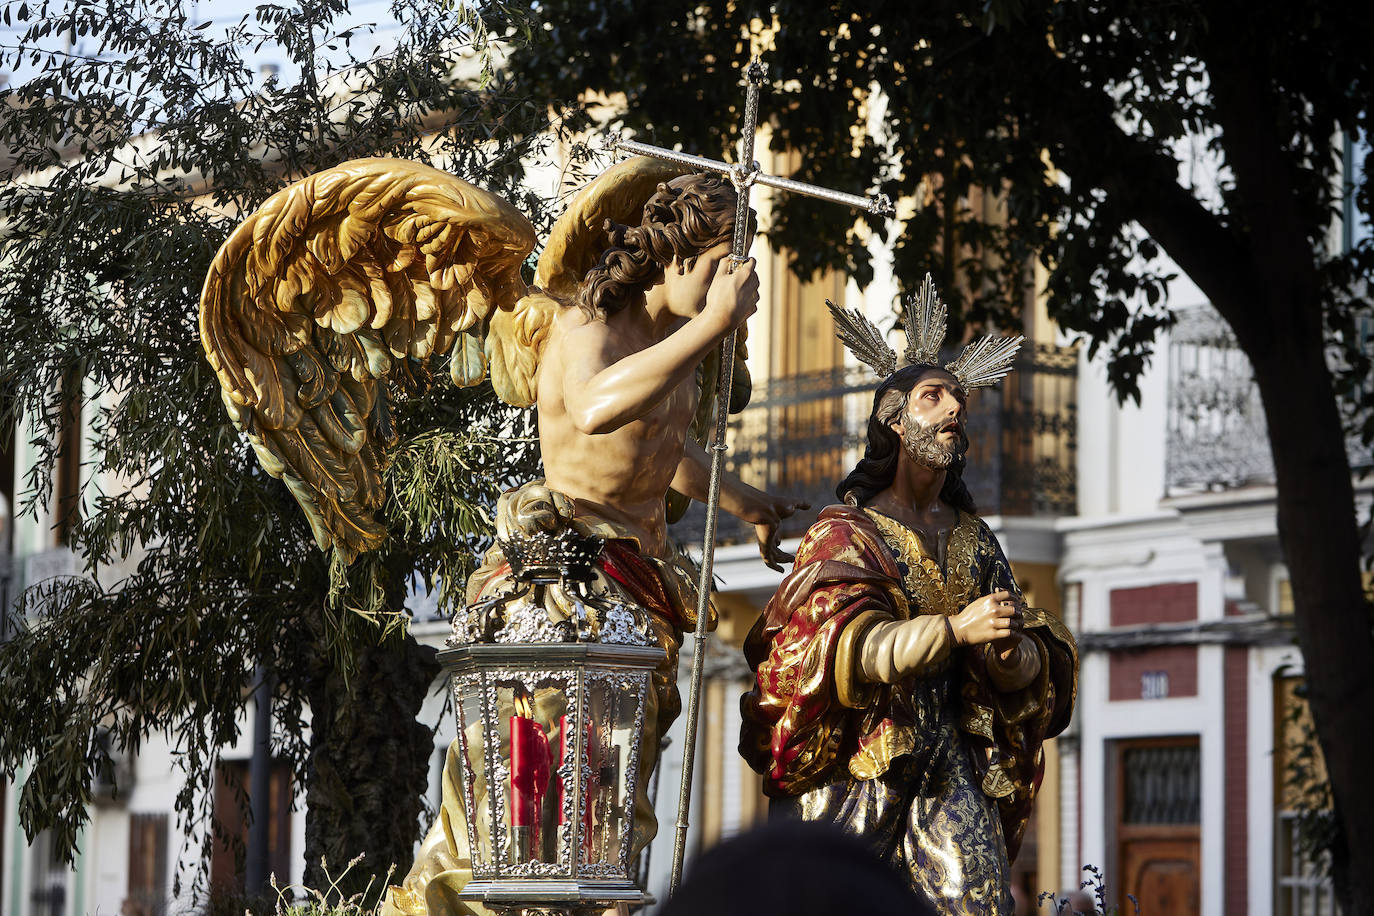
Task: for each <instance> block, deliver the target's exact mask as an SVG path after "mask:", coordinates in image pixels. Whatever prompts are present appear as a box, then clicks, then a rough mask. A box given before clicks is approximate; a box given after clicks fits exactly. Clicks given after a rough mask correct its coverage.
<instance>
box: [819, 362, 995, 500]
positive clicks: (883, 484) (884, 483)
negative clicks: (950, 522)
mask: <svg viewBox="0 0 1374 916" xmlns="http://www.w3.org/2000/svg"><path fill="white" fill-rule="evenodd" d="M931 369H940V367H939V366H926V365H915V366H904V367H902V368H901V369H898V370H897V371H896V372H894V373H892V374H891V375H889V376H888V377H887V378H886V379H884V380H883V382H882V384H880V385H879V386H878V390H877V391H876V392H874V394H873V412H872V413H870V414H869V415H868V446H867V447H866V448H865V449H864V456H863V458H861V459H859V463H858V464H857V465H856V466H855V467H854V470H852V471H850V472H849V476H848V477H846V478H845V479H844V480H842V481H840V485H839V486H838V487H836V488H835V495H836V496H838V497H839V498H840V500H841V501H842V502H844V503H845V504H846V505H850V506H854V507H856V508H858V507H860V506H864V505H867V504H868V502H869V500H871V499H872V498H873V497H875V496H877V495H878V494H879V493H881V492H882V491H883V490H886V489H887V488H888V487H890V486H892V481H893V479H894V478H895V477H896V476H897V460H898V458H900V457H901V454H902V437H901V436H899V435H897V433H896V432H895V431H894V430H893V429H892V427H891V426H890V425H889V424H891V423H893V422H895V421H896V420H897V418H898V417H900V416H901V415H902V411H903V410H904V409H905V408H906V402H907V398H908V397H910V396H911V389H913V388H915V387H916V383H917V382H918V381H920V378H921V376H922V375H925V374H926V373H927V372H929V371H930V370H931ZM940 371H941V372H944V371H946V370H944V369H940ZM967 464H968V460H967V458H966V457H965V456H964V455H960V456H959V457H958V458H956V459H955V461H954V463H953V464H952V465H950V466H949V471H948V473H947V474H946V475H945V485H944V487H942V488H941V490H940V499H942V500H944V501H945V502H946V503H948V504H949V505H951V506H954V507H955V508H956V509H962V510H963V511H965V512H968V513H975V512H977V511H978V507H977V506H976V505H975V504H974V502H973V496H972V494H970V493H969V491H968V487H966V486H964V468H965V467H966V466H967Z"/></svg>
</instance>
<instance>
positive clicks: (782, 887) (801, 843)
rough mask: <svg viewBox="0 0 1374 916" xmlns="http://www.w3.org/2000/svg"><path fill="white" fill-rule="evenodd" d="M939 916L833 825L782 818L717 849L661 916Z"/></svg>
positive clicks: (692, 871) (695, 867) (696, 865)
mask: <svg viewBox="0 0 1374 916" xmlns="http://www.w3.org/2000/svg"><path fill="white" fill-rule="evenodd" d="M760 913H776V914H786V916H835V914H837V913H863V914H865V916H935V911H934V910H933V909H932V908H931V907H930V905H929V904H928V903H927V902H926V901H924V900H922V899H921V898H919V897H917V896H916V895H915V894H914V893H912V891H911V888H910V887H908V886H907V881H906V878H905V877H904V876H903V875H901V874H899V873H898V872H897V871H896V870H895V869H893V868H892V867H891V866H889V865H888V864H887V863H886V862H883V861H882V860H880V859H879V858H877V857H876V856H875V855H873V853H871V852H869V850H868V849H867V848H866V847H865V846H864V845H863V844H862V843H861V842H860V841H859V840H857V839H855V838H854V837H852V836H850V835H848V834H846V833H843V832H841V831H840V829H839V828H837V827H835V826H834V825H831V824H822V823H816V822H811V821H798V820H792V819H775V820H771V821H769V822H768V823H767V824H765V825H763V826H761V827H757V828H755V829H753V830H750V831H748V832H746V833H742V834H740V835H738V836H735V837H732V838H731V839H728V840H726V841H724V842H723V843H720V844H718V845H716V846H713V847H711V848H710V849H708V850H707V851H706V852H705V853H703V854H702V855H701V857H700V858H698V859H696V860H695V861H694V862H692V863H691V865H690V866H689V867H688V869H687V873H686V876H685V877H684V879H683V882H682V886H681V887H679V888H678V892H677V893H676V894H674V895H673V896H672V897H670V898H669V899H668V902H667V903H666V904H664V906H663V909H661V910H660V911H659V916H759V914H760Z"/></svg>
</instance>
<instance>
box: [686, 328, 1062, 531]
mask: <svg viewBox="0 0 1374 916" xmlns="http://www.w3.org/2000/svg"><path fill="white" fill-rule="evenodd" d="M1016 369H1017V371H1015V372H1013V373H1012V374H1011V376H1009V377H1008V379H1007V380H1006V382H1004V383H1003V387H1002V388H999V389H982V390H980V391H979V392H978V393H977V394H976V395H975V396H974V400H973V402H972V404H971V405H970V410H969V427H968V432H969V439H970V441H971V445H970V450H969V467H968V470H967V471H966V472H965V474H964V479H965V481H966V482H967V484H968V487H969V491H970V492H971V493H972V494H973V498H974V499H975V500H976V501H977V503H978V507H979V511H980V512H982V513H983V514H985V515H994V514H1005V515H1072V514H1073V512H1074V509H1075V488H1076V483H1077V480H1076V472H1077V464H1076V460H1075V446H1076V432H1077V400H1076V388H1077V381H1078V356H1077V350H1076V349H1073V348H1062V347H1051V346H1044V345H1037V346H1035V347H1034V348H1031V347H1027V348H1026V349H1025V351H1023V354H1022V356H1021V357H1020V358H1019V359H1018V361H1017V367H1016ZM876 387H877V385H876V383H875V381H874V379H873V375H872V373H870V372H869V371H868V370H867V369H863V368H842V369H836V370H833V371H826V372H813V373H807V374H804V375H796V376H791V377H786V378H780V379H774V380H772V381H769V382H767V383H764V384H756V385H755V388H754V396H753V399H752V400H751V401H750V404H749V406H748V407H746V408H745V409H744V410H743V411H741V412H740V413H739V414H738V415H736V416H735V417H733V418H732V419H731V422H730V432H731V435H730V451H729V452H728V453H727V467H729V469H730V470H731V471H734V472H735V473H737V474H739V476H740V477H741V478H743V479H744V480H745V481H746V482H748V483H751V484H753V485H754V486H757V487H760V488H762V489H765V490H768V491H769V492H771V493H779V494H788V495H792V496H796V497H799V498H801V499H805V500H806V501H808V502H809V503H810V504H811V510H810V511H809V512H803V513H799V514H798V516H796V517H794V518H792V519H789V520H788V521H787V522H785V523H784V525H783V531H782V533H783V536H784V537H793V536H797V535H800V534H801V533H802V532H803V531H805V530H806V528H807V526H808V525H810V524H811V522H812V521H814V520H815V517H816V513H817V512H819V511H820V509H821V508H823V507H824V506H827V505H830V504H831V503H834V502H836V497H835V486H836V484H838V483H839V482H840V481H841V480H842V479H843V478H844V477H845V475H846V474H848V473H849V472H850V470H852V469H853V467H854V465H855V464H857V463H858V461H859V458H860V457H862V455H863V449H864V443H865V435H866V431H867V427H868V417H869V413H870V411H871V410H872V408H873V392H874V389H875V388H876ZM704 522H705V512H704V509H703V507H702V506H700V505H699V504H697V505H694V506H693V507H692V509H691V510H690V511H689V512H688V513H687V515H686V516H685V517H684V518H683V519H682V521H681V522H679V523H678V524H676V525H675V526H673V536H674V537H676V538H677V539H678V540H679V541H681V542H682V543H684V544H692V543H694V542H699V541H700V538H701V534H702V530H703V527H704ZM717 530H718V532H719V536H720V539H721V540H722V541H723V542H726V543H729V542H735V541H745V540H749V539H750V538H752V537H753V531H752V530H751V528H750V526H748V525H746V524H744V523H743V522H740V521H738V520H737V519H735V518H733V517H732V516H728V515H724V514H722V516H721V520H720V524H719V526H718V528H717Z"/></svg>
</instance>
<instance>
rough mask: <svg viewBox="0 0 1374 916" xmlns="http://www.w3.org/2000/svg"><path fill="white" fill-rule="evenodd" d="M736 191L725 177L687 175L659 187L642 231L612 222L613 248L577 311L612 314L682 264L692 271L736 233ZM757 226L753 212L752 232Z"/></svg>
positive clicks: (581, 292) (588, 280) (587, 283)
mask: <svg viewBox="0 0 1374 916" xmlns="http://www.w3.org/2000/svg"><path fill="white" fill-rule="evenodd" d="M737 201H738V198H737V197H736V195H735V189H734V187H733V186H732V185H731V184H730V183H729V182H728V181H726V180H725V179H723V178H722V177H721V176H719V175H686V176H683V177H680V178H675V179H673V180H672V181H671V182H669V183H663V184H660V185H659V186H658V190H657V191H655V192H654V195H653V196H652V197H650V198H649V201H648V203H646V204H645V205H644V216H643V218H642V219H641V220H640V224H639V225H638V226H622V225H620V224H619V223H616V222H613V221H611V220H606V227H605V228H606V232H607V234H609V235H610V247H608V248H607V249H606V250H605V251H604V252H603V253H602V255H601V260H600V261H598V262H597V265H596V266H595V267H593V268H592V269H591V270H589V271H587V275H586V276H585V277H583V278H582V286H581V287H580V288H579V289H578V291H577V299H576V303H577V307H578V308H580V309H582V311H584V312H586V313H587V315H588V316H596V315H611V314H614V313H615V312H618V311H620V310H621V309H622V308H624V307H625V306H626V305H628V304H629V303H630V302H631V301H632V299H633V298H634V296H635V295H636V294H638V293H642V292H644V291H645V290H647V289H648V288H649V287H650V286H652V285H653V284H654V283H656V282H658V280H659V278H660V277H662V276H663V269H664V268H665V267H667V266H668V265H669V264H671V263H672V261H673V258H677V259H679V260H680V261H681V262H682V264H683V267H685V268H686V269H688V270H690V269H691V268H692V264H693V263H694V262H695V260H696V258H697V256H698V255H700V254H701V253H702V252H703V251H706V250H708V249H710V248H713V247H715V246H716V245H719V244H720V243H721V242H728V241H730V240H731V238H732V237H733V235H734V232H735V207H736V205H737ZM754 225H755V217H754V212H753V211H752V210H750V211H749V228H750V229H751V230H752V229H753V228H754Z"/></svg>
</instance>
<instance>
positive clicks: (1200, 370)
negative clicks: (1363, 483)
mask: <svg viewBox="0 0 1374 916" xmlns="http://www.w3.org/2000/svg"><path fill="white" fill-rule="evenodd" d="M1168 423H1169V429H1168V440H1167V442H1168V445H1167V450H1166V459H1165V488H1166V491H1167V493H1168V495H1170V496H1179V495H1184V494H1188V493H1199V492H1207V491H1216V490H1228V489H1233V488H1236V487H1244V486H1250V485H1255V484H1269V483H1273V482H1274V459H1273V456H1272V455H1271V453H1270V451H1269V429H1268V426H1267V424H1266V423H1265V419H1264V408H1263V406H1262V405H1261V403H1260V396H1259V388H1258V387H1257V386H1256V385H1255V379H1254V370H1253V369H1252V368H1251V366H1250V360H1249V359H1248V358H1247V357H1246V355H1245V353H1244V352H1243V351H1242V350H1241V349H1240V346H1239V345H1238V344H1237V343H1236V339H1235V337H1234V336H1233V335H1232V333H1231V329H1230V328H1229V327H1228V326H1227V325H1226V323H1225V322H1224V321H1223V320H1222V319H1221V316H1220V315H1218V314H1217V313H1216V312H1215V311H1214V310H1213V309H1212V308H1211V307H1210V306H1199V307H1197V308H1192V309H1188V310H1187V311H1184V312H1181V313H1180V314H1179V317H1178V321H1177V323H1176V324H1175V325H1174V328H1173V330H1172V331H1171V333H1170V340H1169V420H1168ZM1346 454H1347V455H1348V456H1349V458H1350V466H1351V467H1352V468H1354V469H1357V470H1358V469H1363V468H1369V467H1374V455H1371V453H1370V449H1369V447H1368V446H1366V445H1365V444H1364V443H1363V442H1361V441H1360V438H1359V436H1357V435H1355V434H1354V433H1351V434H1350V435H1348V437H1347V440H1346Z"/></svg>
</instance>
